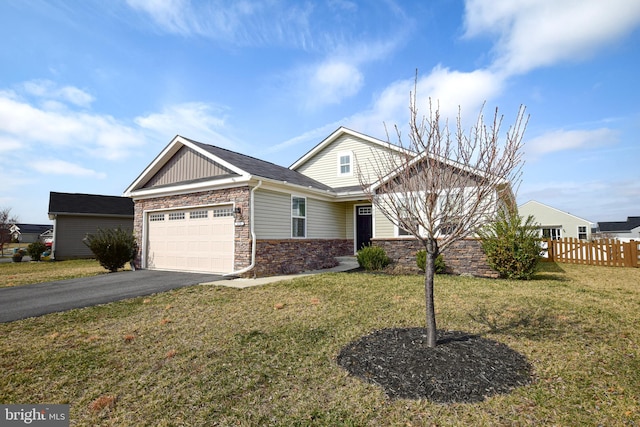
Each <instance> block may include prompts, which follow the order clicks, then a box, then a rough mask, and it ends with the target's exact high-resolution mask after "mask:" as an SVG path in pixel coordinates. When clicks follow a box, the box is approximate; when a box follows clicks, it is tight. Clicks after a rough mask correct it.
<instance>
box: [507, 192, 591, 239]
mask: <svg viewBox="0 0 640 427" xmlns="http://www.w3.org/2000/svg"><path fill="white" fill-rule="evenodd" d="M518 213H519V214H520V216H522V217H523V218H525V219H526V218H527V217H528V216H529V215H531V216H533V218H534V219H535V223H536V224H537V226H538V228H539V230H540V236H541V237H544V238H546V239H551V240H558V239H563V238H565V237H573V238H576V239H581V240H590V239H591V233H592V227H593V225H594V224H593V223H592V222H591V221H588V220H586V219H584V218H580V217H577V216H575V215H572V214H570V213H568V212H563V211H561V210H559V209H556V208H554V207H551V206H548V205H545V204H544V203H540V202H537V201H535V200H530V201H528V202H526V203H523V204H522V205H520V206H518Z"/></svg>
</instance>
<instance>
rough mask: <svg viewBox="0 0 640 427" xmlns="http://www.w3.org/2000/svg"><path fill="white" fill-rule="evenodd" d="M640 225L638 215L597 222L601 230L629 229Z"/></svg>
mask: <svg viewBox="0 0 640 427" xmlns="http://www.w3.org/2000/svg"><path fill="white" fill-rule="evenodd" d="M637 227H640V216H630V217H627V220H626V221H605V222H599V223H598V229H599V230H600V231H601V232H607V231H631V230H633V229H634V228H637Z"/></svg>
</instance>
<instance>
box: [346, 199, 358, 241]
mask: <svg viewBox="0 0 640 427" xmlns="http://www.w3.org/2000/svg"><path fill="white" fill-rule="evenodd" d="M353 205H354V203H349V204H347V205H346V206H345V221H346V224H345V225H346V236H345V238H347V239H354V238H355V235H356V233H355V221H356V219H355V214H354V210H353Z"/></svg>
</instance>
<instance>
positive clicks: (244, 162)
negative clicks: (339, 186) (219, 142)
mask: <svg viewBox="0 0 640 427" xmlns="http://www.w3.org/2000/svg"><path fill="white" fill-rule="evenodd" d="M185 139H186V140H187V141H191V142H192V143H194V144H195V145H196V146H198V147H200V148H202V149H203V150H205V151H207V152H208V153H211V154H213V155H214V156H216V157H217V158H219V159H222V160H224V161H226V162H228V163H230V164H232V165H234V166H237V167H238V168H240V169H242V170H243V171H244V172H247V173H248V174H250V175H252V176H255V177H260V178H267V179H272V180H274V181H286V182H288V183H291V184H295V185H301V186H303V187H314V188H317V189H320V190H331V187H328V186H327V185H325V184H323V183H321V182H318V181H316V180H315V179H311V178H309V177H308V176H306V175H303V174H301V173H300V172H296V171H295V170H291V169H289V168H285V167H283V166H279V165H276V164H275V163H271V162H267V161H265V160H260V159H256V158H255V157H251V156H247V155H245V154H240V153H236V152H234V151H230V150H227V149H224V148H220V147H216V146H213V145H208V144H203V143H201V142H197V141H193V140H191V139H188V138H185Z"/></svg>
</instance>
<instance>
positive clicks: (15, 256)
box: [11, 249, 25, 262]
mask: <svg viewBox="0 0 640 427" xmlns="http://www.w3.org/2000/svg"><path fill="white" fill-rule="evenodd" d="M24 254H25V252H24V249H18V250H16V251H15V252H14V253H13V255H11V259H12V260H13V262H22V257H23V256H24Z"/></svg>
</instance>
